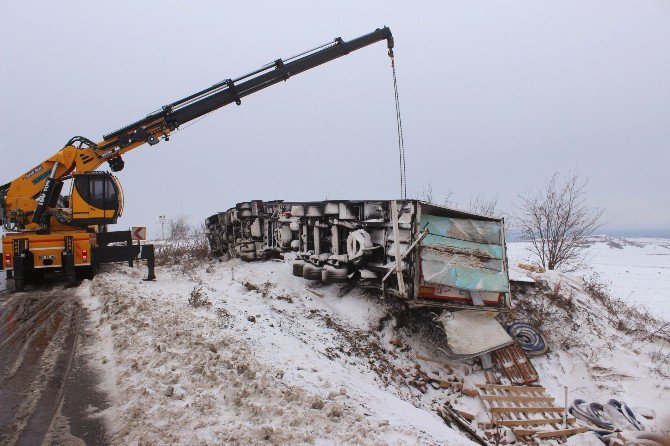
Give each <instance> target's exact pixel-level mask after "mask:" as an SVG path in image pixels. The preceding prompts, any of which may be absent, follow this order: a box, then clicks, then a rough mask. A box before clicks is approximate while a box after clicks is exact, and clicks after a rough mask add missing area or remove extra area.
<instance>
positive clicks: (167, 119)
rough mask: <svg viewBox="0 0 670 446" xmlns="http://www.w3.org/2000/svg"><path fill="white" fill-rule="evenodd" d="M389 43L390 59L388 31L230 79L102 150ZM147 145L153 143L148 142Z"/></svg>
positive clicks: (115, 136) (114, 135)
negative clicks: (339, 59)
mask: <svg viewBox="0 0 670 446" xmlns="http://www.w3.org/2000/svg"><path fill="white" fill-rule="evenodd" d="M382 40H386V41H387V42H388V49H389V55H390V56H392V55H393V52H392V51H393V35H392V34H391V30H390V29H389V28H387V27H384V28H379V29H376V30H375V31H373V32H371V33H369V34H366V35H364V36H361V37H358V38H356V39H353V40H350V41H348V42H345V41H343V40H342V39H341V38H339V37H338V38H336V39H335V40H334V41H333V42H331V43H329V44H326V45H323V46H321V47H317V48H315V49H314V50H310V51H307V52H305V53H302V54H300V55H298V56H294V57H293V58H290V59H287V60H282V59H277V60H275V61H274V62H273V63H271V64H268V65H266V66H264V67H262V68H260V69H258V70H256V71H253V72H251V73H249V74H246V75H244V76H241V77H239V78H237V79H228V80H225V81H223V82H220V83H218V84H215V85H213V86H211V87H209V88H207V89H205V90H202V91H200V92H198V93H195V94H193V95H190V96H188V97H186V98H183V99H180V100H178V101H176V102H173V103H171V104H168V105H166V106H164V107H163V108H162V109H161V110H159V111H156V112H154V113H152V114H150V115H149V116H147V117H146V118H144V119H141V120H139V121H137V122H134V123H132V124H130V125H127V126H125V127H123V128H121V129H119V130H116V131H114V132H111V133H108V134H106V135H104V140H105V141H104V142H103V143H102V144H101V148H102V149H108V148H111V147H124V146H125V145H128V144H131V143H132V142H134V141H138V140H141V139H142V138H150V135H155V134H156V133H157V130H158V129H160V130H159V131H163V132H164V131H172V130H174V129H176V128H178V127H179V126H181V125H183V124H185V123H187V122H189V121H192V120H194V119H197V118H199V117H201V116H204V115H206V114H207V113H210V112H212V111H214V110H216V109H218V108H221V107H223V106H225V105H228V104H232V103H233V102H235V103H237V104H238V105H239V104H240V103H241V99H242V98H243V97H245V96H249V95H250V94H253V93H256V92H258V91H260V90H263V89H264V88H267V87H270V86H272V85H274V84H276V83H279V82H281V81H285V80H287V79H288V78H289V77H291V76H295V75H296V74H300V73H302V72H304V71H307V70H310V69H312V68H315V67H317V66H319V65H322V64H324V63H327V62H330V61H332V60H335V59H337V58H340V57H342V56H345V55H347V54H349V53H351V52H352V51H356V50H359V49H361V48H364V47H366V46H368V45H371V44H373V43H376V42H379V41H382ZM147 142H150V141H149V140H147Z"/></svg>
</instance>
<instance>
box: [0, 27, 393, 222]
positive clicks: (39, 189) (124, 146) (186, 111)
mask: <svg viewBox="0 0 670 446" xmlns="http://www.w3.org/2000/svg"><path fill="white" fill-rule="evenodd" d="M383 40H386V41H387V46H388V54H389V56H390V57H393V36H392V34H391V30H390V29H389V28H387V27H383V28H379V29H376V30H375V31H373V32H371V33H369V34H366V35H364V36H361V37H358V38H356V39H353V40H350V41H348V42H345V41H344V40H342V39H341V38H339V37H338V38H336V39H335V40H334V41H333V42H330V43H328V44H325V45H322V46H320V47H317V48H314V49H312V50H309V51H306V52H304V53H301V54H298V55H296V56H293V57H291V58H289V59H286V60H282V59H277V60H276V61H274V62H272V63H270V64H268V65H265V66H263V67H261V68H259V69H257V70H255V71H252V72H251V73H248V74H246V75H244V76H241V77H239V78H237V79H228V80H225V81H222V82H219V83H218V84H215V85H213V86H211V87H209V88H206V89H204V90H202V91H199V92H197V93H195V94H192V95H190V96H188V97H185V98H183V99H180V100H178V101H176V102H173V103H171V104H168V105H166V106H164V107H162V108H161V109H160V110H158V111H156V112H153V113H151V114H149V115H148V116H147V117H145V118H143V119H140V120H139V121H136V122H134V123H132V124H130V125H127V126H125V127H123V128H120V129H118V130H116V131H114V132H111V133H108V134H106V135H104V136H103V141H101V142H99V143H97V144H96V143H94V142H92V141H90V140H88V139H86V138H83V137H80V136H77V137H74V138H72V139H71V140H70V141H68V143H67V144H66V145H65V147H63V149H61V150H60V151H59V152H58V153H56V154H54V155H53V156H52V157H50V158H49V159H47V160H45V161H44V162H42V163H41V164H40V165H38V166H36V167H35V168H34V169H32V170H31V171H29V172H27V173H26V174H24V175H22V176H20V177H18V178H17V179H15V180H14V181H12V182H11V183H8V184H5V185H3V186H0V201H4V208H5V211H6V212H7V213H11V212H12V211H17V210H20V212H19V213H21V214H26V213H28V214H30V213H33V214H34V215H33V221H34V222H37V221H38V220H39V219H40V218H41V215H42V214H43V213H44V211H45V208H46V206H47V205H48V204H49V203H53V202H54V195H55V191H57V190H59V189H58V188H55V187H53V184H54V183H55V182H58V181H59V180H61V179H63V178H65V177H67V176H68V175H70V174H73V173H86V172H92V171H95V170H96V169H97V168H98V167H99V166H100V165H101V164H103V163H104V162H108V163H109V166H110V169H111V170H112V171H113V172H116V171H119V170H121V169H123V166H124V162H123V160H122V158H121V155H123V154H124V153H126V152H128V151H130V150H132V149H135V148H137V147H139V146H142V145H144V144H145V143H148V144H150V145H154V144H157V143H158V142H160V139H159V138H163V139H165V140H168V138H169V135H170V133H171V132H173V131H174V130H176V129H177V128H179V126H181V125H183V124H185V123H188V122H190V121H193V120H195V119H198V118H200V117H202V116H204V115H206V114H208V113H210V112H212V111H214V110H217V109H219V108H221V107H224V106H226V105H228V104H232V103H236V104H237V105H240V104H241V99H242V98H244V97H246V96H249V95H251V94H253V93H256V92H258V91H260V90H263V89H264V88H267V87H270V86H272V85H275V84H277V83H279V82H281V81H285V80H287V79H289V78H290V77H291V76H295V75H297V74H300V73H302V72H304V71H307V70H310V69H312V68H315V67H318V66H319V65H322V64H325V63H327V62H330V61H332V60H335V59H338V58H340V57H342V56H345V55H347V54H349V53H351V52H353V51H356V50H359V49H361V48H364V47H366V46H368V45H371V44H373V43H376V42H379V41H383ZM33 211H34V212H33Z"/></svg>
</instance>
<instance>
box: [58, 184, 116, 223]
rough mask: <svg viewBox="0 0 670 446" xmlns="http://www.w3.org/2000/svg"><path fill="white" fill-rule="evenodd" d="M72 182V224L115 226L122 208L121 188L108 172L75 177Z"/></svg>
mask: <svg viewBox="0 0 670 446" xmlns="http://www.w3.org/2000/svg"><path fill="white" fill-rule="evenodd" d="M73 180H74V181H73V182H72V195H71V205H72V223H73V224H75V225H77V226H80V225H81V226H84V225H98V224H100V225H103V224H114V223H116V219H117V218H118V217H119V215H120V210H121V207H122V204H121V200H122V195H121V188H120V186H119V184H118V181H117V180H116V178H114V176H112V175H111V174H109V173H107V172H101V173H89V174H78V175H75V176H74V178H73Z"/></svg>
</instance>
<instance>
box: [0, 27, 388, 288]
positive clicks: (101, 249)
mask: <svg viewBox="0 0 670 446" xmlns="http://www.w3.org/2000/svg"><path fill="white" fill-rule="evenodd" d="M379 41H386V42H387V47H388V55H389V57H391V59H392V60H393V57H394V55H393V36H392V34H391V31H390V30H389V29H388V28H387V27H384V28H379V29H376V30H375V31H373V32H371V33H368V34H365V35H363V36H361V37H358V38H355V39H352V40H350V41H344V40H342V39H341V38H339V37H338V38H336V39H335V40H333V41H332V42H330V43H327V44H325V45H321V46H319V47H316V48H313V49H311V50H308V51H305V52H303V53H300V54H298V55H296V56H293V57H290V58H288V59H285V60H283V59H277V60H275V61H274V62H272V63H270V64H266V65H264V66H263V67H261V68H259V69H257V70H254V71H252V72H250V73H248V74H245V75H243V76H241V77H238V78H236V79H226V80H224V81H222V82H219V83H216V84H214V85H212V86H211V87H208V88H206V89H204V90H202V91H199V92H197V93H194V94H192V95H190V96H187V97H185V98H183V99H180V100H178V101H176V102H173V103H171V104H168V105H166V106H163V107H162V108H161V109H160V110H158V111H155V112H153V113H150V114H149V115H148V116H146V117H145V118H143V119H140V120H139V121H136V122H134V123H132V124H129V125H127V126H125V127H122V128H120V129H118V130H116V131H113V132H111V133H108V134H106V135H104V136H103V140H102V141H101V142H98V143H95V142H93V141H91V140H89V139H87V138H84V137H82V136H75V137H74V138H72V139H70V140H69V141H68V142H67V143H66V144H65V146H64V147H63V148H62V149H60V151H58V152H57V153H55V154H54V155H52V156H51V157H50V158H48V159H47V160H45V161H43V162H42V163H40V164H38V165H37V166H35V167H33V168H31V169H30V170H29V171H28V172H26V173H25V174H22V175H20V176H19V177H18V178H16V179H14V180H13V181H11V182H9V183H6V184H3V185H0V219H1V220H2V225H3V229H4V231H5V235H4V236H3V237H2V261H1V263H0V264H1V265H2V266H1V268H2V269H4V270H5V272H6V274H7V277H8V278H14V287H15V289H16V290H17V291H21V290H23V289H24V286H25V283H26V282H27V281H32V280H34V279H38V278H39V277H40V276H41V275H43V274H44V272H45V271H54V270H55V271H64V272H65V273H66V274H67V277H68V282H69V284H75V283H76V282H75V281H76V279H77V277H78V276H82V277H92V276H93V275H94V274H95V272H96V267H97V265H99V264H101V263H108V262H126V261H128V262H132V261H133V260H134V259H137V258H138V257H139V258H141V259H145V260H146V261H147V264H148V267H149V271H148V277H147V279H146V280H153V279H154V278H155V276H154V248H153V245H143V246H139V245H133V244H132V242H131V241H130V232H129V231H114V232H108V231H107V225H110V224H115V223H116V222H117V219H118V217H120V216H121V214H122V212H123V191H122V189H121V185H120V184H119V182H118V180H117V178H116V177H115V176H114V175H113V174H112V173H110V172H102V171H98V170H97V168H98V167H99V166H100V165H102V164H103V163H105V162H107V163H108V164H109V168H110V170H111V171H112V172H118V171H120V170H122V169H123V167H124V165H125V162H124V160H123V158H122V155H124V154H125V153H126V152H128V151H130V150H133V149H135V148H138V147H140V146H143V145H144V144H149V145H151V146H153V145H155V144H158V143H159V142H160V141H161V139H162V140H164V141H168V140H169V137H170V134H171V133H172V132H173V131H175V130H177V129H178V128H179V126H181V125H183V124H185V123H188V122H191V121H193V120H195V119H198V118H200V117H204V116H205V115H207V114H209V113H211V112H212V111H214V110H217V109H219V108H221V107H224V106H226V105H229V104H232V103H235V104H237V105H240V104H241V101H242V98H244V97H246V96H248V95H251V94H253V93H256V92H258V91H261V90H263V89H265V88H267V87H270V86H272V85H275V84H278V83H280V82H282V81H286V80H288V79H289V78H290V77H292V76H295V75H297V74H300V73H303V72H305V71H308V70H310V69H312V68H316V67H318V66H320V65H322V64H325V63H327V62H331V61H333V60H335V59H338V58H340V57H342V56H345V55H347V54H349V53H351V52H354V51H357V50H359V49H362V48H364V47H367V46H369V45H372V44H374V43H376V42H379ZM68 180H70V182H71V184H70V194H69V195H67V196H65V197H63V196H61V195H60V193H61V191H62V189H63V187H64V184H65V182H66V181H68Z"/></svg>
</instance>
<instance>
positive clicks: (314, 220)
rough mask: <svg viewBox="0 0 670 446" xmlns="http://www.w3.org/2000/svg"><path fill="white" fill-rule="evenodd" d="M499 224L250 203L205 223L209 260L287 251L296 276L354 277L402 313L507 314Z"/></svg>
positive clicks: (449, 213)
mask: <svg viewBox="0 0 670 446" xmlns="http://www.w3.org/2000/svg"><path fill="white" fill-rule="evenodd" d="M503 223H504V222H503V219H502V218H493V217H488V216H483V215H476V214H472V213H467V212H463V211H459V210H455V209H449V208H446V207H443V206H437V205H434V204H431V203H427V202H424V201H420V200H393V201H389V200H386V201H385V200H361V201H352V200H346V201H344V200H328V201H321V202H285V201H266V202H263V201H260V200H255V201H250V202H244V203H238V204H237V205H236V206H235V207H234V208H231V209H229V210H227V211H225V212H220V213H217V214H214V215H212V216H211V217H209V218H207V220H206V222H205V226H206V231H207V236H208V239H209V243H210V246H211V250H212V253H213V254H214V255H216V256H218V257H223V258H230V257H239V258H241V259H244V260H261V259H266V258H270V257H276V256H278V255H281V254H282V253H286V252H295V256H296V260H295V261H294V263H293V272H294V274H295V275H298V276H302V277H304V278H306V279H309V280H319V281H323V282H327V283H330V282H348V281H355V282H357V283H358V284H359V285H361V286H367V287H375V288H379V289H380V290H381V291H382V292H384V293H386V294H392V295H395V296H397V297H399V298H401V299H404V300H405V301H406V302H407V304H408V305H409V306H410V307H445V308H452V309H454V308H456V309H457V308H470V309H473V308H475V307H479V308H487V309H489V310H500V309H506V308H509V306H510V294H509V292H510V287H509V276H508V270H507V258H506V250H505V235H504V224H503Z"/></svg>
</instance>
